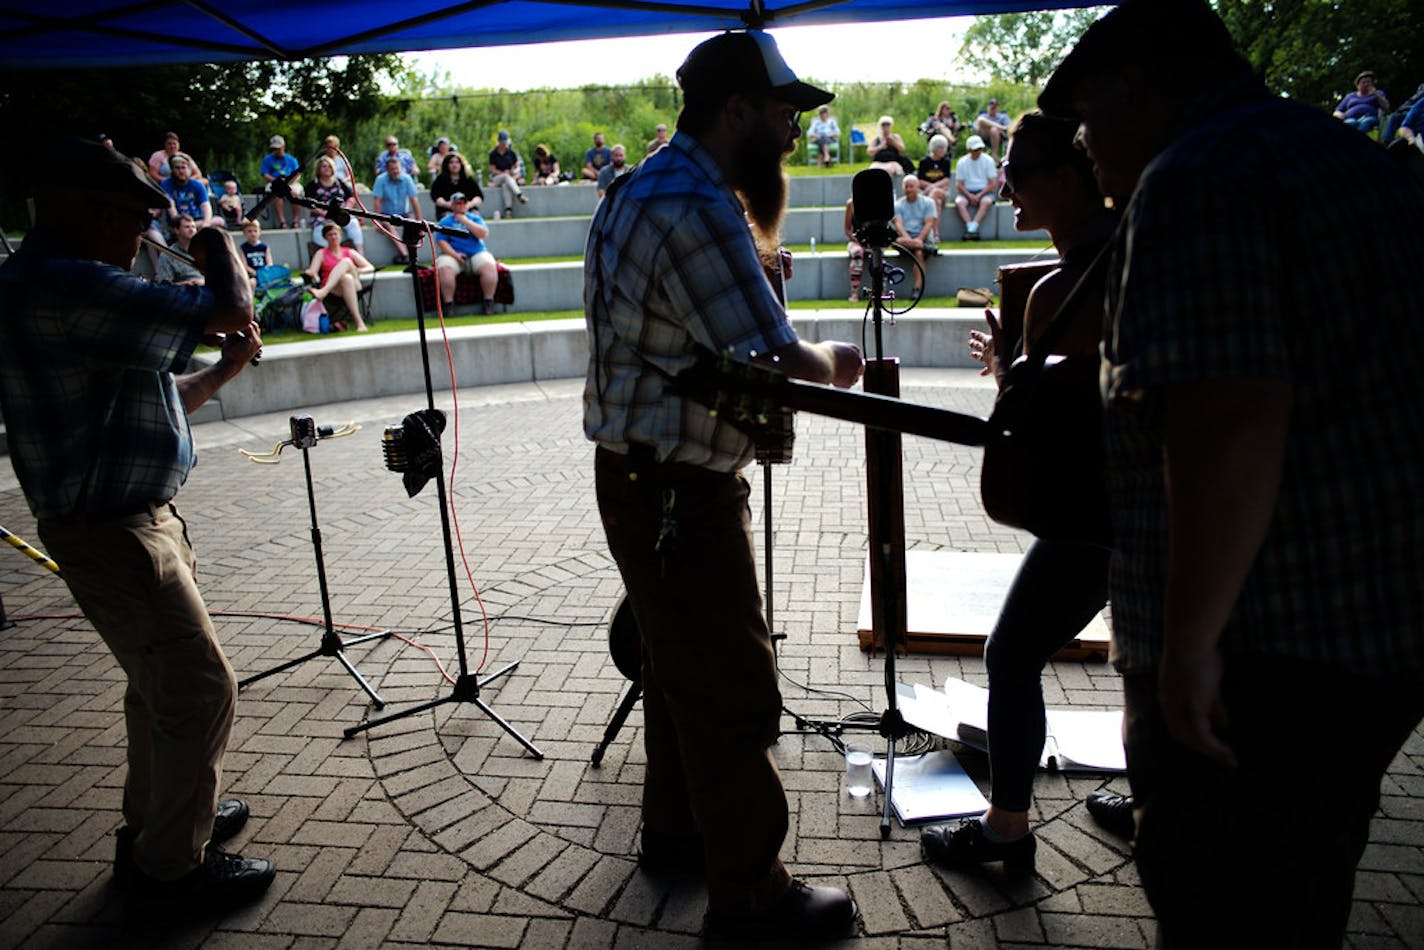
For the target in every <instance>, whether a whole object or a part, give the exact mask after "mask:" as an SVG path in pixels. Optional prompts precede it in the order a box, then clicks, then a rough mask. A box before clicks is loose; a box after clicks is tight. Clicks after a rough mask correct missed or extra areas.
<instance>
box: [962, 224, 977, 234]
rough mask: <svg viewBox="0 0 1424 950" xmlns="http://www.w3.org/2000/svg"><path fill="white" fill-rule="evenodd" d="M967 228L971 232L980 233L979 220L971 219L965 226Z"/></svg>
mask: <svg viewBox="0 0 1424 950" xmlns="http://www.w3.org/2000/svg"><path fill="white" fill-rule="evenodd" d="M965 230H967V231H968V232H969V233H970V234H978V233H979V222H978V221H970V222H969V224H967V225H966V226H965Z"/></svg>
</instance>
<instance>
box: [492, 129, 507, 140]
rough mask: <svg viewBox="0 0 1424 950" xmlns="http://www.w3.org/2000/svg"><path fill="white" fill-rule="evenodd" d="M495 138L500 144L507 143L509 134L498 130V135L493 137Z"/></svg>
mask: <svg viewBox="0 0 1424 950" xmlns="http://www.w3.org/2000/svg"><path fill="white" fill-rule="evenodd" d="M495 138H497V139H499V140H500V141H501V142H506V143H507V142H508V141H509V133H508V132H506V131H505V130H504V129H500V130H499V135H497V136H495Z"/></svg>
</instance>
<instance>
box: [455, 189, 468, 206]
mask: <svg viewBox="0 0 1424 950" xmlns="http://www.w3.org/2000/svg"><path fill="white" fill-rule="evenodd" d="M469 200H470V198H469V196H468V195H466V194H465V193H464V192H463V191H457V192H455V193H454V194H453V195H451V196H450V203H451V204H452V205H454V204H459V203H460V202H462V201H469Z"/></svg>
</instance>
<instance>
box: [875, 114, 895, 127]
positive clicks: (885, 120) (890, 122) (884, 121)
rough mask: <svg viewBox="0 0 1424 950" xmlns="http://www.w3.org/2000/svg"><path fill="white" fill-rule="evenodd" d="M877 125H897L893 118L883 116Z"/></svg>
mask: <svg viewBox="0 0 1424 950" xmlns="http://www.w3.org/2000/svg"><path fill="white" fill-rule="evenodd" d="M875 124H876V125H894V124H895V120H894V119H892V118H890V117H889V116H888V115H882V116H881V117H880V121H879V122H877V123H875Z"/></svg>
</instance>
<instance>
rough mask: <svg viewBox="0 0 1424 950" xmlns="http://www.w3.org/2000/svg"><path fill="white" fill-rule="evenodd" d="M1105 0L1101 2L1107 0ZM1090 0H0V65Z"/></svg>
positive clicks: (298, 54)
mask: <svg viewBox="0 0 1424 950" xmlns="http://www.w3.org/2000/svg"><path fill="white" fill-rule="evenodd" d="M1098 2H1103V0H1098ZM1088 5H1090V2H1089V0H802V2H790V3H784V4H781V5H779V6H777V5H766V4H765V3H764V0H751V3H750V4H748V2H747V0H687V2H675V0H468V2H464V3H455V4H449V3H445V2H441V0H344V2H336V3H332V2H330V0H70V2H69V3H66V4H64V5H63V6H62V7H61V8H56V9H49V8H45V7H43V6H42V5H40V4H37V3H35V2H33V0H25V2H16V0H0V63H3V64H4V65H5V66H6V67H9V68H21V69H85V68H98V67H107V66H138V65H159V64H164V63H223V62H235V61H242V60H252V59H280V60H292V59H305V58H309V57H320V56H339V55H343V54H348V53H381V52H408V51H414V50H438V49H457V48H464V47H472V46H503V45H510V44H518V43H546V42H554V41H559V40H578V39H591V38H597V37H607V36H642V35H652V34H662V33H690V32H699V31H712V30H724V29H739V28H743V27H748V26H757V27H778V26H809V25H815V24H828V23H851V22H867V21H882V20H907V19H922V18H926V17H943V16H957V15H965V14H993V13H1011V12H1018V11H1024V10H1042V9H1061V8H1069V7H1081V6H1088Z"/></svg>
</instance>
